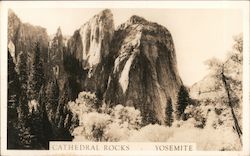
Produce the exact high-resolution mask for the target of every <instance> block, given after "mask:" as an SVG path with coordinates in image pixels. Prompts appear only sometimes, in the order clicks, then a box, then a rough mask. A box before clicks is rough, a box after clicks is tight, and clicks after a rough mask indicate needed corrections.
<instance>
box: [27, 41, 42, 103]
mask: <svg viewBox="0 0 250 156" xmlns="http://www.w3.org/2000/svg"><path fill="white" fill-rule="evenodd" d="M43 83H44V70H43V62H42V59H41V48H40V44H39V43H35V45H34V53H33V54H32V55H31V67H30V71H29V75H28V90H27V92H28V95H29V100H33V99H37V97H38V93H39V91H40V88H41V86H42V85H43Z"/></svg>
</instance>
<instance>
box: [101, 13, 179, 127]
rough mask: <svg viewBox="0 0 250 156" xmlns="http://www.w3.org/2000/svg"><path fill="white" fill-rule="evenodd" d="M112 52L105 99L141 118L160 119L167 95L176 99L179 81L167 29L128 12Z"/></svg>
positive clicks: (172, 45) (162, 115)
mask: <svg viewBox="0 0 250 156" xmlns="http://www.w3.org/2000/svg"><path fill="white" fill-rule="evenodd" d="M112 46H113V47H112V52H113V54H116V55H117V56H116V59H115V62H114V67H113V71H112V73H111V74H110V77H109V81H108V86H107V90H106V94H105V97H104V98H105V100H106V102H108V103H110V104H119V103H120V104H124V105H128V106H134V107H135V108H137V109H139V110H140V111H141V113H142V116H143V117H144V120H145V122H146V123H147V122H151V121H150V118H156V119H157V120H158V121H159V122H160V123H164V117H165V115H164V114H165V112H164V110H165V107H166V103H167V98H168V97H170V98H171V99H172V101H173V104H174V103H176V95H177V92H178V90H179V87H180V86H181V85H182V81H181V78H180V77H179V74H178V70H177V62H176V54H175V49H174V44H173V40H172V37H171V34H170V32H169V31H168V30H167V29H166V28H164V27H163V26H161V25H158V24H156V23H152V22H148V21H146V20H145V19H143V18H141V17H138V16H132V17H131V18H130V19H129V20H128V21H127V22H126V23H124V24H122V25H121V26H120V27H119V28H118V30H117V31H116V32H115V34H114V39H113V42H112Z"/></svg>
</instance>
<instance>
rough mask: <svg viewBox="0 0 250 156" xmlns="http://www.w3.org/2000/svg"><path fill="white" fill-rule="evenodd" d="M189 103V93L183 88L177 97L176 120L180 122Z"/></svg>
mask: <svg viewBox="0 0 250 156" xmlns="http://www.w3.org/2000/svg"><path fill="white" fill-rule="evenodd" d="M188 103H189V93H188V91H187V89H186V87H185V86H183V85H182V86H181V87H180V89H179V92H178V96H177V104H176V118H177V119H178V120H179V119H180V118H181V116H182V115H183V113H184V111H185V109H186V107H187V105H188Z"/></svg>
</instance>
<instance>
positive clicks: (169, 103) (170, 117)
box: [165, 98, 174, 127]
mask: <svg viewBox="0 0 250 156" xmlns="http://www.w3.org/2000/svg"><path fill="white" fill-rule="evenodd" d="M173 111H174V110H173V106H172V100H171V98H168V99H167V105H166V109H165V116H166V119H165V123H166V125H167V126H169V127H171V126H172V123H173V121H174V119H173Z"/></svg>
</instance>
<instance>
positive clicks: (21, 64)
mask: <svg viewBox="0 0 250 156" xmlns="http://www.w3.org/2000/svg"><path fill="white" fill-rule="evenodd" d="M27 71H28V66H27V53H25V52H20V53H19V54H18V57H17V73H18V77H19V82H20V97H19V106H18V114H19V119H20V120H21V122H23V124H25V122H26V119H27V115H28V114H29V108H28V98H27V78H28V73H27ZM19 123H20V122H19Z"/></svg>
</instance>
